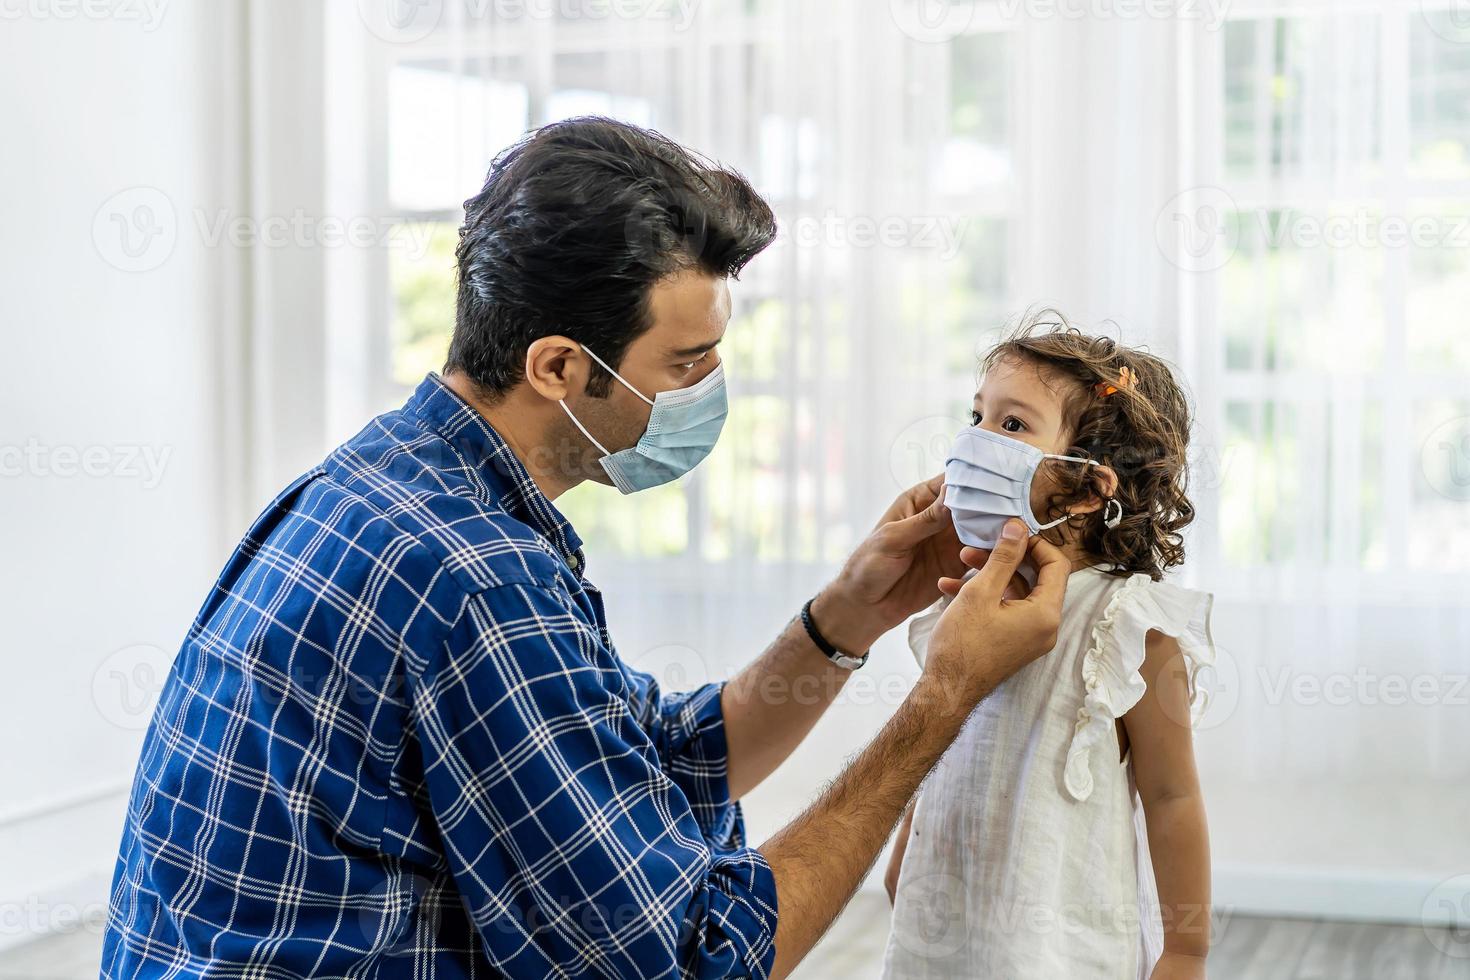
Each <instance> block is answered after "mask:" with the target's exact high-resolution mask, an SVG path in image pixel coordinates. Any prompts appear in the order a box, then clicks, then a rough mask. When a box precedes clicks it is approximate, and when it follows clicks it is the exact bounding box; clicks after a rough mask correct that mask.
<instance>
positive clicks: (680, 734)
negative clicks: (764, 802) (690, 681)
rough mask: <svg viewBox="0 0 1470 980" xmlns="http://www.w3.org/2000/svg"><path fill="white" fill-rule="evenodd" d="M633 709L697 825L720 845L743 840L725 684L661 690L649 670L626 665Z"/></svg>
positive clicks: (731, 845) (728, 845)
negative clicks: (732, 769) (732, 777)
mask: <svg viewBox="0 0 1470 980" xmlns="http://www.w3.org/2000/svg"><path fill="white" fill-rule="evenodd" d="M624 673H625V674H626V675H627V678H628V686H629V688H630V689H631V690H632V692H633V696H632V697H631V698H630V701H631V703H632V711H633V714H634V716H635V717H636V718H637V719H638V723H639V725H640V726H641V727H642V728H643V730H644V731H646V732H647V733H648V736H649V738H650V740H652V742H653V748H654V751H655V752H657V753H658V760H659V765H660V767H662V769H663V771H664V774H665V775H667V776H668V777H669V778H670V779H672V780H673V781H674V782H675V784H677V785H678V787H679V788H680V789H681V790H683V791H684V796H685V798H686V799H688V800H689V806H690V809H691V810H693V812H694V819H695V820H696V821H698V822H699V829H700V830H701V832H703V834H704V836H705V837H706V838H708V839H709V840H710V841H711V842H712V843H715V844H717V845H718V846H721V847H740V846H741V845H743V844H744V843H745V819H744V814H743V813H742V812H741V809H740V804H739V802H738V801H735V800H732V799H730V780H729V757H728V755H727V752H726V742H725V712H724V709H723V707H722V706H721V702H720V695H721V692H722V691H723V690H724V684H723V683H715V684H706V685H704V686H703V687H699V688H696V689H695V690H693V691H679V692H676V693H668V694H665V693H661V692H660V690H659V686H658V681H656V680H655V679H654V678H653V677H652V676H651V675H649V674H645V673H641V672H639V671H634V670H630V669H627V668H624Z"/></svg>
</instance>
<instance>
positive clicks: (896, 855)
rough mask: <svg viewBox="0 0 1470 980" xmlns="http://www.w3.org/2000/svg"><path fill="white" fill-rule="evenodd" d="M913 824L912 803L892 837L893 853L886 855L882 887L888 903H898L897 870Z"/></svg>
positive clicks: (906, 847) (901, 863)
mask: <svg viewBox="0 0 1470 980" xmlns="http://www.w3.org/2000/svg"><path fill="white" fill-rule="evenodd" d="M913 825H914V804H913V803H910V804H909V808H908V810H906V811H905V812H904V815H903V822H902V823H900V824H899V825H898V834H897V835H895V836H894V838H893V853H892V854H890V855H888V870H887V871H885V872H883V887H884V888H886V889H887V890H888V904H889V905H897V904H898V872H899V869H900V868H902V867H903V852H904V851H905V850H907V849H908V846H909V830H910V828H912V827H913Z"/></svg>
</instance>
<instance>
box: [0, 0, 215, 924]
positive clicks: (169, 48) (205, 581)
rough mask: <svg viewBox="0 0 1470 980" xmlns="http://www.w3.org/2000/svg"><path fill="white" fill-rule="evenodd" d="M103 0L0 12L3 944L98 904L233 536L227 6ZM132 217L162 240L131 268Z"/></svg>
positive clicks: (137, 239)
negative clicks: (153, 719)
mask: <svg viewBox="0 0 1470 980" xmlns="http://www.w3.org/2000/svg"><path fill="white" fill-rule="evenodd" d="M112 6H114V7H116V8H117V10H118V15H117V16H109V17H105V18H102V19H89V18H87V17H84V16H82V15H81V14H80V12H79V11H78V5H62V4H57V5H50V6H49V7H46V6H44V5H43V6H42V7H41V8H38V12H37V13H26V12H24V11H26V10H29V9H31V7H35V5H30V6H28V7H22V5H7V7H6V12H5V17H6V18H7V19H5V20H4V21H0V91H4V92H5V93H6V95H5V98H4V99H0V133H4V134H5V135H4V140H5V150H4V152H3V153H0V214H3V216H4V225H5V230H4V234H3V235H0V269H3V284H4V285H3V288H0V351H3V354H0V467H3V475H0V514H3V515H4V525H3V527H4V532H3V543H0V555H3V558H0V619H3V622H4V624H5V632H4V637H5V639H4V646H3V648H0V658H3V666H4V671H5V678H6V683H5V684H3V685H0V732H3V744H4V748H3V750H0V786H3V787H4V789H3V790H0V912H3V914H0V945H6V944H9V943H11V942H13V941H15V940H16V939H17V938H21V937H23V936H24V934H26V933H28V932H31V931H34V930H36V929H38V928H52V927H56V928H67V927H68V924H69V923H70V922H71V921H72V917H73V916H74V915H75V914H76V913H77V911H78V906H80V905H84V904H86V903H97V902H101V901H103V900H104V899H105V892H104V886H103V885H102V882H103V881H105V879H106V876H108V875H109V874H110V873H111V868H112V862H113V860H114V858H115V854H116V847H117V842H118V838H119V834H120V832H121V826H122V824H121V820H122V812H123V806H124V802H125V799H126V790H127V785H128V783H129V781H130V780H131V774H132V770H133V767H134V764H135V761H136V756H137V751H138V746H139V743H140V739H141V735H142V728H143V727H144V726H145V725H146V722H147V718H146V713H145V712H144V711H143V709H142V708H141V705H143V704H146V703H151V701H152V699H153V698H154V697H155V696H156V692H157V689H158V685H159V683H160V682H161V672H162V671H163V670H165V669H166V666H167V664H168V663H169V662H170V661H171V660H172V656H173V652H174V651H175V650H176V648H177V646H178V644H179V642H180V640H181V638H182V636H183V634H184V632H185V630H186V629H187V628H188V625H189V623H190V621H191V619H192V618H193V615H194V612H195V610H196V609H197V607H198V605H199V603H200V602H201V601H202V600H203V598H204V596H205V594H206V592H207V590H208V588H209V585H210V583H211V582H212V580H213V577H214V575H215V574H216V573H217V570H218V568H219V567H220V564H221V562H222V561H223V558H224V555H225V553H226V550H225V549H226V548H227V547H228V545H229V544H231V543H232V542H233V540H234V538H235V537H236V536H238V534H239V533H240V530H241V528H240V527H239V526H238V524H239V519H238V516H235V515H234V514H232V515H231V516H230V517H226V516H225V515H226V512H227V510H228V509H230V508H232V507H233V506H234V505H233V504H232V503H231V502H232V501H233V500H234V499H235V498H236V495H235V494H234V493H233V492H232V491H231V488H230V487H229V486H228V485H227V484H228V482H229V480H230V477H229V473H230V472H231V468H230V467H229V466H228V465H227V464H228V457H229V453H230V451H231V446H232V444H233V443H234V442H235V441H236V439H235V438H234V437H232V436H231V435H229V433H228V432H227V431H226V430H227V429H228V428H231V427H232V426H231V425H230V424H229V423H228V422H227V418H226V416H225V414H224V412H223V410H222V405H221V403H222V402H225V401H226V399H224V398H221V397H217V395H218V394H219V393H221V392H222V391H227V390H229V389H228V388H222V387H221V385H222V383H223V377H222V375H221V373H220V372H219V370H218V367H219V364H220V359H219V357H218V349H219V348H218V338H219V336H220V331H221V330H222V329H223V327H224V325H226V324H228V323H229V322H231V317H230V315H229V314H230V311H231V309H232V307H233V305H234V303H235V300H234V299H233V298H232V295H231V289H232V288H233V287H232V285H231V284H232V283H233V282H235V281H236V280H235V279H234V273H233V271H232V263H234V262H235V261H236V258H235V255H234V253H233V252H231V251H230V250H228V249H218V248H216V249H210V248H208V247H206V245H205V244H204V242H203V241H201V238H200V235H199V234H198V233H197V231H196V230H195V223H194V221H193V218H192V216H191V212H192V210H193V209H195V208H197V207H206V208H213V207H219V206H221V204H222V203H223V202H224V201H226V200H227V199H228V197H229V193H228V192H229V190H230V187H231V182H232V181H233V179H234V176H233V175H234V174H236V173H237V172H238V168H236V167H234V166H233V164H232V158H233V157H232V155H233V150H232V149H231V148H230V147H229V145H228V144H229V142H230V137H229V133H230V132H231V131H232V129H231V126H230V124H229V121H228V113H227V112H225V113H224V114H222V109H227V108H228V104H229V95H228V88H227V87H225V86H223V84H222V81H221V80H222V79H223V78H224V77H226V72H228V71H229V66H230V45H228V44H226V43H223V38H224V37H225V35H224V33H223V31H222V29H223V27H224V26H225V25H224V24H223V22H222V18H223V17H224V16H226V15H227V12H228V10H229V9H230V8H231V7H232V6H233V5H232V4H223V3H221V4H213V3H211V4H202V3H201V4H194V3H190V4H182V3H180V4H176V5H164V6H163V7H162V8H160V7H159V4H158V3H157V2H154V3H152V4H149V5H112ZM150 7H151V8H152V10H151V11H150V10H149V8H150ZM68 11H73V12H75V13H76V15H75V16H74V17H71V18H67V19H63V15H64V14H65V13H67V12H68ZM133 11H140V12H143V16H144V19H143V20H137V19H128V18H127V16H126V15H127V14H128V13H131V12H133ZM155 16H156V19H154V18H155ZM119 193H122V194H123V195H124V196H123V197H120V198H117V197H114V195H117V194H119ZM138 205H146V206H151V207H152V208H153V213H152V222H153V226H154V227H158V228H162V229H163V230H164V233H163V234H162V235H158V236H156V237H154V238H152V239H150V240H148V241H150V242H151V245H149V246H148V247H147V248H142V247H141V246H142V245H143V243H144V241H145V240H144V239H143V238H142V236H141V235H139V234H138V232H137V231H136V230H135V231H134V232H133V239H132V244H133V246H134V248H135V249H141V250H140V251H137V254H136V255H135V256H132V257H130V256H129V255H128V254H127V253H126V252H124V251H121V250H120V246H121V245H122V244H123V241H122V239H121V238H120V237H119V226H118V225H117V224H116V223H115V222H116V221H119V220H122V221H127V220H130V219H132V218H133V217H135V211H134V208H135V207H136V206H138ZM136 217H137V218H138V219H139V220H140V222H141V221H142V219H144V218H146V217H147V215H146V214H143V213H141V212H138V213H136ZM94 226H95V229H96V232H95V234H94ZM135 227H136V226H135ZM171 239H172V248H171V250H170V247H169V246H170V240H171ZM120 266H134V267H136V268H137V269H138V271H126V269H125V268H120ZM73 452H75V453H78V454H80V455H79V456H77V457H73V456H72V455H70V454H71V453H73ZM135 454H136V455H135ZM149 454H152V455H151V456H150V455H149ZM222 464H225V465H222ZM236 510H238V508H236ZM81 910H82V911H88V910H90V911H93V912H95V911H97V906H95V905H93V906H91V907H90V909H85V908H84V909H81Z"/></svg>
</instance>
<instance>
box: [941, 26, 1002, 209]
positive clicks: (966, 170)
mask: <svg viewBox="0 0 1470 980" xmlns="http://www.w3.org/2000/svg"><path fill="white" fill-rule="evenodd" d="M1008 42H1009V38H1008V37H1007V36H1006V35H1004V34H993V33H987V34H971V35H966V36H963V37H958V38H956V39H955V40H954V42H953V43H952V44H951V45H950V79H949V99H950V105H949V136H948V138H947V139H946V140H945V142H944V144H943V146H942V148H941V150H940V155H939V161H938V163H939V175H938V188H939V191H940V192H941V193H944V194H963V193H965V192H967V191H971V190H974V189H975V188H978V187H983V186H987V185H993V184H998V183H1003V182H1005V181H1007V180H1010V178H1011V152H1010V145H1009V142H1010V141H1009V128H1010V121H1009V112H1008V109H1009V104H1008V102H1007V88H1008V86H1007V79H1008V78H1009V77H1010V60H1009V53H1010V46H1009V43H1008Z"/></svg>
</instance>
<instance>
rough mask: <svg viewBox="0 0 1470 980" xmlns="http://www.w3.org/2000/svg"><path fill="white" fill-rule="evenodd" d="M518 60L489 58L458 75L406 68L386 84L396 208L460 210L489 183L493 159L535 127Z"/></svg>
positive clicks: (419, 65)
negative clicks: (476, 191) (531, 119)
mask: <svg viewBox="0 0 1470 980" xmlns="http://www.w3.org/2000/svg"><path fill="white" fill-rule="evenodd" d="M520 70H521V69H520V59H519V58H486V59H481V60H477V61H475V62H472V63H469V64H467V65H465V66H463V68H462V69H460V70H456V69H455V68H454V67H453V66H452V65H451V64H450V63H449V62H447V61H443V60H438V61H408V62H403V63H401V64H398V65H396V66H395V67H394V68H393V70H392V72H391V73H390V74H389V79H388V146H389V153H388V174H389V198H390V201H391V203H392V206H393V207H395V208H399V209H402V210H408V211H439V210H450V209H453V208H458V207H459V206H460V205H462V204H463V203H464V200H465V198H466V197H468V196H469V195H470V194H472V193H473V192H474V191H475V190H477V189H478V188H479V187H480V185H481V183H483V182H484V180H485V172H486V170H487V169H488V167H489V162H490V159H491V158H492V157H493V156H494V155H495V154H496V153H498V152H499V151H500V150H502V149H504V148H505V147H507V146H509V145H510V144H511V143H514V142H515V141H516V140H517V139H519V138H520V136H521V134H522V133H524V132H525V131H526V128H527V127H528V126H529V125H530V119H529V111H530V101H529V94H528V91H527V88H526V85H525V82H524V81H521V80H520V79H519V74H520Z"/></svg>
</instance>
